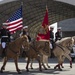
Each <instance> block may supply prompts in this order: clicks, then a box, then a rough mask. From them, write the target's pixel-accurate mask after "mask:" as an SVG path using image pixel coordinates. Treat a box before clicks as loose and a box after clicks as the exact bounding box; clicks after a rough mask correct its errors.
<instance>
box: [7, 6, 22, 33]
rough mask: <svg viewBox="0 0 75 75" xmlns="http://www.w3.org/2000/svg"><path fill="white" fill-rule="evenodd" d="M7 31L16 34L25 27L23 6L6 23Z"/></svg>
mask: <svg viewBox="0 0 75 75" xmlns="http://www.w3.org/2000/svg"><path fill="white" fill-rule="evenodd" d="M6 24H7V29H8V30H9V31H10V32H11V33H14V32H16V31H17V30H20V29H22V27H23V17H22V6H21V7H20V8H19V9H17V10H16V11H15V12H14V13H13V15H12V16H11V17H10V18H9V19H8V20H7V21H6Z"/></svg>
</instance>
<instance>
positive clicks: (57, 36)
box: [55, 27, 62, 42]
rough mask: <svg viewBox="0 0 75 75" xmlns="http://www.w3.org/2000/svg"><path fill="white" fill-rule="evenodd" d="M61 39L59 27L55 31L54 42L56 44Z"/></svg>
mask: <svg viewBox="0 0 75 75" xmlns="http://www.w3.org/2000/svg"><path fill="white" fill-rule="evenodd" d="M61 38H62V36H61V27H59V28H58V29H57V32H56V33H55V42H56V41H57V40H61Z"/></svg>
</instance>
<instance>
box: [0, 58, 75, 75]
mask: <svg viewBox="0 0 75 75" xmlns="http://www.w3.org/2000/svg"><path fill="white" fill-rule="evenodd" d="M2 63H3V62H2V59H1V58H0V68H1V66H2ZM56 64H57V59H56V58H49V65H50V67H51V68H48V70H44V69H43V70H42V72H40V71H39V66H38V62H37V61H34V63H33V67H34V69H30V66H29V70H30V72H26V69H25V67H26V61H25V59H24V58H20V59H19V61H18V65H19V68H20V69H21V71H22V73H21V75H75V61H74V62H73V68H70V67H69V66H70V65H69V61H68V60H67V59H66V60H65V62H64V64H63V65H64V68H62V71H59V70H54V66H55V65H56ZM0 75H20V74H17V72H16V69H15V64H14V62H13V60H9V61H8V63H7V65H6V68H5V71H4V73H0Z"/></svg>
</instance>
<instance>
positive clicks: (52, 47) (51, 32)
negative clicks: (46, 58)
mask: <svg viewBox="0 0 75 75" xmlns="http://www.w3.org/2000/svg"><path fill="white" fill-rule="evenodd" d="M53 30H54V27H53V26H51V27H50V31H49V32H50V48H51V58H52V57H54V54H53V49H54V45H55V42H54V33H53Z"/></svg>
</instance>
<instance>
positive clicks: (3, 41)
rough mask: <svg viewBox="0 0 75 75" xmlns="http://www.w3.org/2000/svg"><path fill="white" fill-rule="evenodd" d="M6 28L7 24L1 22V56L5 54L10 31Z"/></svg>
mask: <svg viewBox="0 0 75 75" xmlns="http://www.w3.org/2000/svg"><path fill="white" fill-rule="evenodd" d="M6 28H7V25H6V24H5V23H3V25H2V28H1V29H0V38H1V46H2V57H5V56H6V45H7V43H9V42H10V32H9V30H8V29H6Z"/></svg>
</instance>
